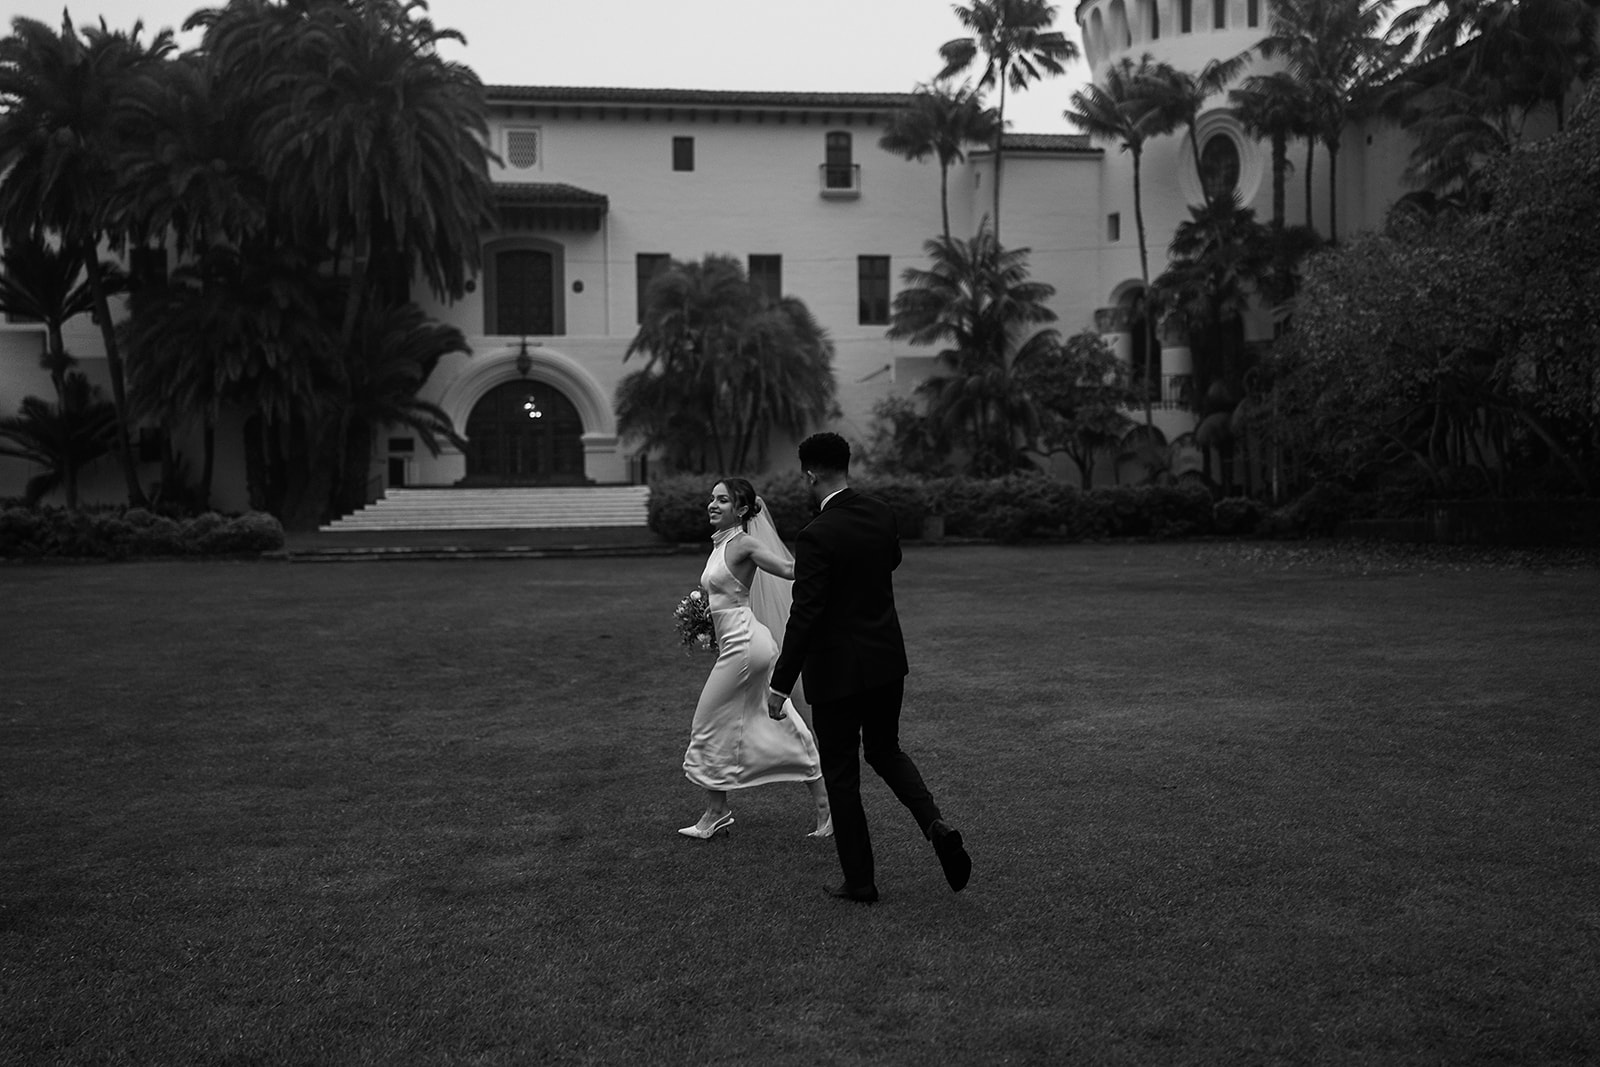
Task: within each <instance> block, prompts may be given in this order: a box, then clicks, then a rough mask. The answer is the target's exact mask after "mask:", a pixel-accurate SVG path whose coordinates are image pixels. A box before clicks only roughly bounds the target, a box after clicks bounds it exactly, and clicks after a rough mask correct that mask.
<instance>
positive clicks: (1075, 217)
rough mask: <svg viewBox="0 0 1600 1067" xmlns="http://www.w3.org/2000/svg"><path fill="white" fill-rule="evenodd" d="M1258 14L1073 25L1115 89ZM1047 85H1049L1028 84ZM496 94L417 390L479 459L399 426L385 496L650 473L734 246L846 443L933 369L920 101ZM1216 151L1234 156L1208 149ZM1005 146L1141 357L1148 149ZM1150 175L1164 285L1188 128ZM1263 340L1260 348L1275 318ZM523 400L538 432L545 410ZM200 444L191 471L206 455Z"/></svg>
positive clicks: (1090, 293) (1142, 3) (1088, 8)
mask: <svg viewBox="0 0 1600 1067" xmlns="http://www.w3.org/2000/svg"><path fill="white" fill-rule="evenodd" d="M1264 11H1265V4H1264V2H1261V0H1135V2H1129V0H1084V2H1083V3H1081V4H1080V5H1079V6H1078V8H1077V11H1076V17H1077V20H1078V22H1079V26H1080V29H1081V32H1082V39H1083V41H1084V42H1085V49H1084V51H1085V59H1086V60H1087V62H1088V63H1089V65H1090V68H1091V71H1092V72H1093V74H1094V75H1095V76H1099V75H1100V74H1102V73H1103V72H1104V70H1105V68H1106V66H1107V65H1108V64H1110V63H1112V62H1115V61H1117V60H1118V59H1120V58H1122V57H1123V56H1132V57H1134V58H1137V57H1138V56H1140V55H1142V54H1143V53H1145V52H1149V53H1151V54H1152V55H1153V56H1154V57H1155V58H1156V59H1159V60H1164V61H1166V62H1169V63H1171V64H1173V65H1174V66H1176V67H1179V68H1180V69H1191V70H1195V69H1198V68H1199V67H1200V66H1201V65H1203V64H1204V62H1205V61H1206V60H1208V59H1211V58H1214V57H1223V56H1230V55H1234V54H1237V53H1238V52H1240V51H1243V50H1244V49H1246V48H1248V47H1250V46H1251V45H1253V44H1255V43H1256V42H1257V41H1259V40H1260V38H1261V36H1262V35H1263V34H1264V33H1265V27H1264V23H1263V19H1264V17H1265V15H1264ZM1053 89H1054V87H1053V86H1052V84H1051V83H1049V82H1044V83H1041V84H1037V85H1035V86H1033V87H1032V89H1031V90H1030V91H1031V92H1034V93H1049V92H1052V91H1053ZM1054 91H1058V92H1059V90H1054ZM488 95H489V100H490V107H491V114H490V137H491V146H490V147H491V148H492V149H493V151H494V152H495V153H496V154H497V155H498V156H499V157H500V159H501V161H502V162H501V164H500V165H499V166H498V167H496V168H495V169H494V171H493V174H492V178H493V180H494V182H495V185H496V197H497V201H498V206H499V208H500V218H501V224H500V227H499V228H498V229H497V230H495V231H494V232H492V233H488V234H486V235H485V239H484V269H483V272H482V274H481V275H480V277H478V278H477V279H476V281H475V284H474V286H473V289H472V291H471V292H470V293H469V294H468V295H467V296H466V297H465V298H464V299H462V300H459V301H457V302H455V303H454V304H451V305H442V304H438V303H435V302H432V301H431V298H429V297H427V296H426V295H425V294H422V293H420V291H419V293H418V294H416V295H418V296H419V297H420V298H421V300H422V303H423V307H424V309H425V310H427V311H428V313H429V314H431V315H433V316H435V317H436V318H439V319H441V320H443V321H446V322H449V323H452V324H454V325H456V326H457V327H459V328H460V329H461V330H462V331H463V333H464V334H465V335H466V336H467V338H468V341H469V343H470V345H471V349H472V351H471V353H470V354H468V355H460V356H453V357H449V358H447V359H446V360H444V361H442V362H441V363H440V364H439V366H438V367H437V368H436V370H435V372H434V373H433V375H432V377H431V378H430V380H429V381H428V382H427V384H426V386H425V387H424V390H423V397H424V398H425V399H428V400H431V401H434V402H435V403H437V404H439V405H440V406H441V407H442V408H443V409H444V410H445V411H446V412H447V413H448V414H449V415H450V417H451V419H452V420H453V423H454V425H455V426H456V428H457V429H458V430H460V431H461V432H462V433H463V434H464V435H465V436H466V437H467V439H468V447H467V448H466V449H464V450H459V449H455V448H448V447H447V448H446V450H445V451H444V452H443V453H442V454H441V455H439V456H437V457H434V456H431V455H429V454H428V453H427V451H426V450H424V449H423V448H422V447H421V445H420V443H419V442H417V441H416V440H414V439H413V438H412V437H410V436H408V434H407V433H406V432H404V431H395V432H393V433H388V432H383V433H380V437H379V440H378V441H377V447H376V448H375V450H374V468H373V475H374V483H375V484H377V483H382V484H388V485H400V484H404V485H414V486H415V485H434V486H444V485H455V484H474V485H495V484H524V485H525V484H578V483H600V484H607V483H624V482H630V481H638V480H641V479H642V478H643V477H644V476H645V475H646V470H647V468H646V465H645V464H644V463H642V462H641V456H640V447H639V444H638V442H630V441H626V440H622V439H619V437H618V434H617V428H616V418H615V414H614V409H613V397H614V395H615V391H616V387H617V384H618V382H619V381H620V380H621V379H622V378H623V376H624V375H626V374H627V373H629V372H631V371H633V370H635V369H637V368H638V367H639V366H641V365H642V362H643V361H642V360H641V359H637V358H636V359H634V360H626V359H625V355H626V352H627V348H628V344H629V342H630V341H631V340H632V338H633V336H634V334H635V332H636V329H637V326H638V321H639V306H640V296H641V293H642V287H643V285H644V283H645V282H646V281H647V279H648V277H649V275H650V272H651V270H653V269H655V268H656V266H657V265H659V264H660V263H662V262H663V261H664V260H665V259H666V258H668V257H670V258H675V259H680V260H687V259H696V258H699V257H702V256H704V255H706V254H708V253H720V254H726V255H730V256H733V257H735V258H737V259H739V260H740V261H741V262H743V263H745V265H746V266H747V268H748V269H749V271H750V273H751V275H752V277H753V278H756V279H758V280H761V281H762V282H763V284H767V285H769V286H771V287H772V288H773V289H774V291H779V292H781V293H783V294H785V295H791V296H795V297H798V298H800V299H801V300H803V301H804V302H805V303H806V305H807V306H808V307H809V308H810V309H811V311H812V313H813V314H814V315H815V316H816V318H817V319H818V321H819V322H820V323H821V324H822V325H823V326H824V327H825V328H826V329H827V330H828V332H829V334H830V336H831V338H832V340H833V342H834V344H835V346H836V358H835V365H834V366H835V376H836V379H837V384H838V395H839V402H840V406H841V409H842V414H841V417H840V418H839V420H838V421H837V423H836V424H835V425H834V426H833V427H832V428H833V429H836V430H838V431H839V432H840V433H842V434H844V435H845V436H846V437H848V438H850V439H852V440H855V441H857V442H864V441H865V440H866V439H867V438H868V437H869V436H870V434H871V411H872V408H873V405H874V404H875V403H876V402H877V401H878V400H880V399H881V398H883V397H885V396H888V395H891V394H905V393H908V392H909V391H910V390H911V389H913V388H914V387H915V384H916V383H917V382H918V381H920V380H921V379H922V378H924V377H926V376H927V375H928V374H929V373H931V371H932V369H933V366H932V364H933V356H932V353H931V352H930V351H928V350H925V349H916V348H913V347H911V346H909V345H907V344H904V343H902V342H893V341H890V340H888V339H887V337H886V336H885V331H886V329H887V325H888V310H889V303H890V301H891V300H892V299H893V295H894V294H895V293H896V292H898V291H899V289H900V286H901V281H900V276H901V273H902V272H903V271H904V270H905V269H906V268H907V267H910V266H914V265H925V264H926V259H925V257H924V254H923V243H924V242H925V241H926V240H928V239H929V238H930V237H932V236H934V235H936V234H937V233H938V232H939V229H940V202H939V197H940V192H939V189H940V174H939V166H938V163H937V161H936V160H935V161H927V162H911V161H907V160H905V159H902V158H900V157H898V156H896V155H893V154H890V153H887V152H885V151H883V150H881V149H880V148H878V146H877V142H878V138H879V137H880V136H881V135H882V133H883V131H884V128H885V124H886V122H887V121H888V119H889V117H890V116H891V115H892V113H893V112H894V111H895V110H896V109H898V108H900V107H901V106H903V105H904V104H905V103H906V101H907V99H908V97H907V96H905V95H902V94H862V93H754V92H752V93H745V92H712V91H698V90H667V89H592V88H538V87H520V86H495V87H491V88H490V90H489V94H488ZM1062 104H1063V107H1065V106H1066V100H1065V99H1063V101H1062ZM1214 105H1215V106H1214V107H1213V108H1212V109H1211V110H1210V111H1208V112H1207V113H1206V114H1205V115H1203V116H1202V118H1201V122H1200V131H1201V141H1202V147H1203V149H1204V150H1206V151H1208V152H1218V151H1220V152H1222V153H1223V154H1224V155H1226V153H1227V151H1228V150H1229V149H1231V150H1232V152H1233V153H1234V154H1235V155H1236V156H1237V160H1238V179H1237V186H1238V189H1239V192H1240V194H1241V196H1242V198H1243V200H1244V203H1245V204H1246V205H1247V206H1250V207H1253V208H1255V209H1256V211H1257V213H1258V215H1260V216H1263V217H1265V216H1266V215H1268V214H1270V199H1271V190H1270V186H1271V175H1270V167H1269V163H1268V146H1266V145H1261V144H1257V143H1255V142H1254V141H1252V140H1251V139H1250V138H1249V137H1247V136H1246V135H1244V133H1243V132H1242V130H1241V129H1240V128H1239V126H1238V124H1237V122H1235V121H1234V120H1233V119H1232V117H1231V115H1230V114H1229V113H1228V111H1227V108H1226V100H1225V98H1223V97H1219V98H1216V99H1215V100H1214ZM1219 138H1220V139H1222V140H1223V141H1226V142H1227V143H1226V144H1220V143H1219V144H1215V145H1214V144H1212V142H1213V141H1216V140H1217V139H1219ZM1369 140H1370V139H1369V138H1367V137H1366V135H1365V134H1364V133H1359V134H1356V135H1353V136H1351V137H1349V138H1347V140H1346V144H1347V145H1348V146H1349V147H1348V148H1347V150H1346V151H1345V153H1344V154H1343V156H1342V157H1341V171H1340V174H1341V197H1342V201H1343V202H1342V203H1341V205H1340V221H1341V229H1342V230H1350V229H1355V228H1366V227H1371V226H1373V225H1375V224H1377V222H1379V221H1381V218H1382V215H1383V211H1384V209H1385V208H1386V207H1387V206H1388V204H1389V203H1391V202H1392V201H1393V199H1394V198H1395V197H1396V196H1398V195H1400V194H1401V193H1403V192H1404V191H1405V190H1404V188H1403V187H1402V186H1401V185H1400V182H1399V178H1398V175H1399V172H1400V170H1401V168H1402V167H1403V165H1404V156H1405V150H1406V149H1405V146H1404V145H1403V143H1402V142H1401V141H1400V140H1399V139H1398V138H1394V137H1390V138H1387V139H1386V140H1385V141H1384V142H1383V143H1381V144H1379V145H1378V146H1376V148H1373V149H1369V148H1368V146H1367V144H1365V143H1363V142H1365V141H1369ZM1006 145H1007V150H1006V153H1005V162H1004V174H1003V184H1002V197H1003V200H1002V211H1001V221H1002V230H1001V239H1002V241H1003V243H1004V244H1005V245H1006V246H1008V247H1027V248H1029V249H1031V255H1030V258H1029V264H1030V269H1031V272H1032V276H1033V277H1034V279H1036V280H1038V281H1042V282H1046V283H1048V284H1050V285H1051V286H1053V287H1054V288H1055V291H1056V295H1055V297H1054V300H1053V309H1054V310H1055V312H1056V313H1057V315H1058V317H1059V321H1058V323H1057V325H1058V326H1059V328H1060V329H1061V330H1062V331H1063V333H1066V334H1071V333H1074V332H1076V331H1078V330H1080V329H1089V328H1093V329H1098V330H1100V332H1102V333H1104V334H1106V335H1108V336H1109V337H1110V338H1111V340H1112V341H1113V343H1114V345H1115V347H1116V348H1117V349H1118V351H1119V352H1121V353H1122V354H1123V355H1124V356H1125V357H1131V356H1132V354H1133V346H1134V341H1133V338H1132V331H1131V329H1130V326H1129V323H1128V321H1127V316H1126V315H1125V314H1124V313H1123V312H1121V311H1120V310H1119V305H1120V304H1123V303H1125V302H1126V300H1127V298H1128V296H1129V294H1130V293H1132V292H1134V291H1136V290H1137V289H1138V288H1139V286H1140V285H1141V282H1140V275H1139V262H1138V247H1137V235H1136V231H1135V227H1134V207H1133V183H1132V168H1131V160H1130V158H1129V157H1128V155H1127V154H1126V153H1123V152H1120V151H1118V150H1117V146H1115V145H1109V146H1106V145H1097V144H1092V143H1090V141H1089V140H1088V139H1087V138H1086V137H1080V136H1068V135H1039V134H1026V133H1010V134H1008V135H1007V141H1006ZM993 169H994V161H993V158H992V153H991V152H990V151H988V150H987V149H985V148H983V147H982V146H974V150H973V152H972V153H971V154H970V155H969V158H968V159H967V161H966V162H965V163H963V164H958V165H956V166H955V167H954V168H952V170H951V173H950V175H949V205H950V216H951V227H952V231H953V232H954V233H955V234H956V235H958V236H967V235H970V234H971V233H973V232H974V231H975V230H976V228H977V227H978V225H979V224H980V222H981V220H982V219H983V218H984V217H985V216H986V215H987V214H988V213H989V212H990V209H991V197H992V190H993V186H992V183H993V180H994V173H993ZM1324 169H1325V168H1324ZM1143 174H1144V181H1143V192H1144V196H1143V200H1144V211H1145V219H1146V230H1147V234H1148V240H1149V245H1150V253H1151V273H1152V275H1154V274H1156V273H1159V271H1160V269H1161V265H1162V264H1163V263H1164V261H1165V249H1166V244H1167V241H1168V240H1169V239H1170V237H1171V235H1172V233H1173V231H1174V229H1175V228H1176V226H1177V225H1178V223H1179V222H1180V221H1182V220H1183V219H1184V218H1186V217H1187V214H1188V205H1190V204H1192V203H1197V202H1199V200H1200V199H1201V197H1200V186H1199V177H1198V175H1197V174H1196V173H1195V168H1194V165H1193V162H1192V160H1191V155H1190V151H1189V148H1188V146H1187V144H1186V143H1185V142H1184V141H1183V139H1182V138H1181V137H1177V136H1173V137H1167V138H1162V139H1159V140H1157V141H1155V142H1152V143H1151V144H1150V145H1148V146H1147V148H1146V151H1145V156H1144V167H1143ZM1347 176H1349V185H1348V188H1346V187H1345V179H1346V177H1347ZM1325 181H1326V174H1323V175H1321V176H1320V181H1319V188H1318V189H1317V190H1316V191H1314V194H1313V200H1314V203H1315V205H1316V217H1317V220H1318V222H1319V223H1320V224H1321V226H1320V227H1319V228H1323V229H1325V226H1326V211H1325V207H1324V206H1323V205H1325V202H1326V196H1327V194H1326V187H1325V185H1322V184H1321V183H1322V182H1325ZM1300 190H1301V183H1300V182H1299V181H1298V180H1297V179H1296V180H1291V181H1290V183H1289V204H1288V218H1289V220H1290V221H1291V222H1296V221H1302V220H1303V218H1304V213H1305V205H1304V203H1303V195H1302V193H1301V191H1300ZM418 288H419V290H420V287H418ZM1251 330H1252V332H1253V334H1254V335H1255V336H1258V337H1259V336H1266V335H1269V334H1270V324H1268V323H1265V322H1258V323H1253V324H1252V326H1251ZM41 345H42V331H41V330H40V329H39V328H38V327H36V326H30V325H27V324H7V325H3V326H0V411H3V412H5V413H8V414H9V413H11V412H14V411H15V410H16V408H17V405H18V404H19V402H20V401H21V398H22V397H23V396H24V395H28V394H32V395H38V396H49V395H51V387H50V382H49V378H48V376H47V374H46V373H45V372H44V370H43V369H41V368H40V367H39V366H38V354H39V352H40V350H41ZM67 345H68V348H69V350H70V351H71V352H72V353H73V354H74V355H76V356H77V357H78V358H79V360H80V367H81V369H83V370H85V371H86V372H87V373H88V374H89V376H90V377H91V379H92V380H95V381H97V382H100V383H102V384H103V383H104V382H105V381H106V376H105V372H104V366H103V362H104V361H103V358H97V357H99V356H100V354H101V352H102V349H101V345H100V341H99V334H98V331H97V329H96V328H95V327H94V326H93V324H92V323H90V322H89V320H88V319H87V317H84V318H82V319H80V320H78V321H75V322H74V323H73V324H72V326H71V328H70V329H69V331H68V335H67ZM1161 370H1162V374H1163V376H1164V380H1170V379H1171V378H1172V376H1175V375H1179V376H1181V375H1184V374H1187V373H1188V371H1189V370H1190V366H1189V357H1188V350H1187V348H1186V347H1185V344H1184V341H1183V338H1182V337H1181V336H1169V337H1167V338H1165V339H1164V349H1163V352H1162V353H1161ZM530 403H532V404H534V405H536V407H537V409H538V411H539V414H540V416H541V417H540V418H538V419H529V418H527V412H528V410H529V409H528V408H527V407H526V405H528V404H530ZM1158 420H1159V425H1161V428H1162V429H1163V430H1165V431H1166V432H1167V434H1168V436H1169V437H1171V436H1175V435H1176V434H1178V433H1181V432H1183V431H1185V430H1187V429H1190V428H1192V425H1193V416H1192V415H1191V414H1189V413H1188V412H1187V411H1185V410H1182V409H1181V408H1180V407H1179V406H1178V405H1177V404H1176V403H1175V402H1174V398H1168V402H1167V403H1165V404H1164V405H1163V406H1162V410H1161V411H1159V412H1158ZM237 438H238V434H237V433H236V432H232V431H230V430H229V429H228V428H227V427H222V428H220V429H219V434H218V457H217V458H218V470H217V476H216V479H215V486H214V492H213V496H214V500H215V502H216V504H217V506H218V507H221V508H224V509H242V508H244V507H245V506H246V505H247V503H248V501H247V496H246V488H245V484H244V481H245V480H244V474H243V471H244V465H243V461H242V456H241V455H240V446H239V443H238V440H237ZM182 447H184V449H185V451H186V452H189V453H190V454H191V455H195V456H197V455H198V443H197V442H196V443H194V444H193V445H192V446H191V445H189V444H184V445H183V446H182ZM782 447H786V445H784V446H782ZM786 456H787V452H784V453H781V454H780V455H779V456H776V457H774V463H775V464H776V463H780V462H782V460H783V458H784V457H786ZM150 458H152V459H153V458H154V457H153V456H152V457H150ZM195 462H196V463H197V462H198V461H197V460H196V461H195ZM145 469H146V471H147V472H148V473H147V475H146V477H147V478H149V477H154V468H153V467H149V468H145ZM30 473H31V472H30V471H29V469H28V467H27V465H26V464H25V463H23V462H21V461H17V460H10V459H0V496H10V495H19V494H20V493H21V491H22V486H23V484H24V482H25V481H26V479H27V477H28V476H29V474H30ZM84 490H85V494H86V497H87V498H88V499H91V500H93V499H102V500H108V501H110V500H117V499H120V498H121V496H122V492H121V479H120V477H119V476H118V473H117V471H116V469H115V464H114V462H113V461H111V460H109V459H108V460H106V461H105V462H104V463H103V464H102V465H101V466H100V467H99V468H97V469H96V470H95V471H93V472H90V475H89V477H88V478H87V479H86V481H85V484H84Z"/></svg>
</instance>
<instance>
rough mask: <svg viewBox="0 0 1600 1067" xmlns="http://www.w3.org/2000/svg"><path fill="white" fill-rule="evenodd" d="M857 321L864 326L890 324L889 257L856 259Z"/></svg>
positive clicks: (861, 257)
mask: <svg viewBox="0 0 1600 1067" xmlns="http://www.w3.org/2000/svg"><path fill="white" fill-rule="evenodd" d="M856 308H857V310H856V321H857V322H859V323H860V324H861V325H863V326H886V325H888V323H889V257H888V256H857V257H856Z"/></svg>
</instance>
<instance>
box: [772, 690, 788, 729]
mask: <svg viewBox="0 0 1600 1067" xmlns="http://www.w3.org/2000/svg"><path fill="white" fill-rule="evenodd" d="M788 699H789V698H788V697H786V696H784V695H783V694H782V693H777V692H774V691H772V690H771V689H768V690H767V717H768V718H769V719H773V720H777V721H781V720H782V719H783V702H784V701H786V700H788Z"/></svg>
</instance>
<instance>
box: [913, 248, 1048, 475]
mask: <svg viewBox="0 0 1600 1067" xmlns="http://www.w3.org/2000/svg"><path fill="white" fill-rule="evenodd" d="M923 247H924V248H925V249H926V251H927V255H928V258H929V259H930V260H931V261H932V265H931V266H930V267H928V269H926V270H924V269H922V268H919V267H909V268H907V269H906V271H905V273H904V274H903V275H902V278H903V280H904V281H905V288H903V289H902V290H901V291H900V292H899V293H897V294H896V295H895V298H894V314H893V322H892V324H891V326H890V327H889V332H888V335H889V336H890V337H891V338H896V339H904V340H907V341H909V342H910V343H911V344H914V345H942V346H944V347H943V348H942V349H941V350H940V352H939V359H940V361H941V363H942V366H943V373H941V374H937V375H935V376H933V377H931V378H928V379H927V380H926V381H924V382H923V383H922V385H921V386H919V387H918V389H919V392H921V393H922V394H923V395H924V396H926V397H927V399H928V414H929V417H930V418H931V419H933V420H934V421H935V423H936V424H938V425H940V426H941V427H942V428H943V429H944V431H945V432H946V433H950V434H954V435H957V436H958V437H959V438H960V439H962V440H963V442H964V443H965V444H967V446H968V447H969V449H970V452H971V461H970V465H971V467H972V468H973V470H974V471H975V472H977V473H981V474H998V473H1005V472H1007V471H1011V470H1015V469H1018V468H1019V467H1023V466H1025V465H1026V463H1027V461H1026V460H1025V459H1024V458H1023V456H1022V448H1021V442H1020V441H1019V435H1021V437H1022V438H1023V440H1028V439H1031V436H1032V430H1033V428H1034V427H1035V426H1036V423H1037V419H1036V417H1035V412H1034V411H1033V410H1032V406H1031V404H1030V402H1029V398H1028V394H1027V392H1026V390H1024V389H1023V388H1021V385H1020V383H1019V382H1018V380H1017V378H1016V375H1015V373H1014V371H1015V369H1016V367H1017V365H1018V364H1020V363H1025V362H1028V361H1031V360H1034V359H1041V358H1044V357H1045V356H1046V355H1047V354H1049V353H1051V352H1053V351H1054V350H1055V348H1056V347H1057V346H1058V345H1059V344H1060V335H1059V333H1058V332H1057V331H1056V330H1055V329H1054V328H1043V329H1041V328H1040V327H1042V326H1044V324H1046V323H1050V322H1054V321H1055V318H1056V315H1055V312H1054V311H1051V310H1050V308H1049V307H1048V306H1047V305H1046V301H1048V300H1049V299H1050V297H1051V296H1053V295H1054V294H1055V288H1054V287H1053V286H1050V285H1046V284H1044V283H1043V282H1035V281H1030V280H1029V279H1028V249H1026V248H1020V249H1009V250H1008V249H1003V248H1001V247H1000V244H999V242H998V241H996V240H995V237H994V234H993V232H992V231H990V230H989V229H988V228H987V227H984V228H982V229H980V230H979V231H978V233H977V235H976V236H974V237H973V238H972V239H971V240H967V241H963V240H960V239H955V240H950V241H944V240H932V241H928V242H927V243H926V244H925V245H924V246H923Z"/></svg>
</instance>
